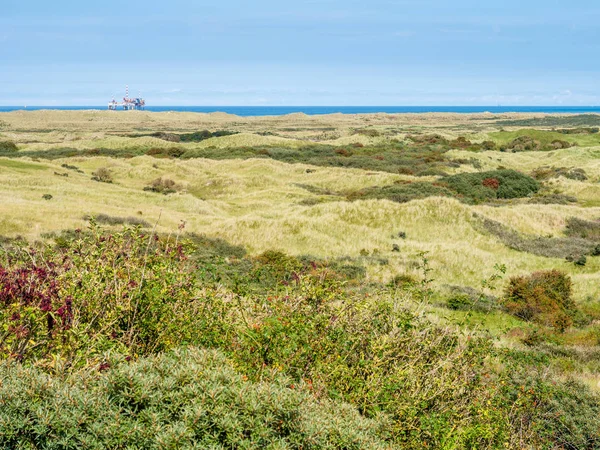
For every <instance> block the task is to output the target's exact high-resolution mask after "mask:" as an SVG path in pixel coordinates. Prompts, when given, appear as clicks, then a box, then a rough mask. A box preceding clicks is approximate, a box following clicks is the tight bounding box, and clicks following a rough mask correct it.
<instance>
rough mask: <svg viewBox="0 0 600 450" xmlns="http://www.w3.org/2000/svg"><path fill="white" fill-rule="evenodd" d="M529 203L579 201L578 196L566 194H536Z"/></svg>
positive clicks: (549, 203) (563, 203)
mask: <svg viewBox="0 0 600 450" xmlns="http://www.w3.org/2000/svg"><path fill="white" fill-rule="evenodd" d="M527 203H530V204H539V205H568V204H570V203H577V198H575V197H573V196H571V195H564V194H549V195H536V196H535V197H532V198H530V199H529V200H528V201H527Z"/></svg>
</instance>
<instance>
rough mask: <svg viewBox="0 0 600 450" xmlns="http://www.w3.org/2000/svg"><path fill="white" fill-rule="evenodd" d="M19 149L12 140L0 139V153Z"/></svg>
mask: <svg viewBox="0 0 600 450" xmlns="http://www.w3.org/2000/svg"><path fill="white" fill-rule="evenodd" d="M17 151H19V147H17V144H15V143H14V142H12V141H0V153H13V152H17Z"/></svg>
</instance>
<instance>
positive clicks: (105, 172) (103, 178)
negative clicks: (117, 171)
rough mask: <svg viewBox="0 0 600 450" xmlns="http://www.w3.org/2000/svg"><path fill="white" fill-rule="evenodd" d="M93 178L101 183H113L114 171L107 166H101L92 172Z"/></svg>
mask: <svg viewBox="0 0 600 450" xmlns="http://www.w3.org/2000/svg"><path fill="white" fill-rule="evenodd" d="M92 180H94V181H99V182H101V183H112V182H113V176H112V172H111V171H110V170H109V169H107V168H106V167H101V168H100V169H98V170H96V171H95V172H93V173H92Z"/></svg>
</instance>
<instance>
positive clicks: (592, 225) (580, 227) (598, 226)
mask: <svg viewBox="0 0 600 450" xmlns="http://www.w3.org/2000/svg"><path fill="white" fill-rule="evenodd" d="M566 234H567V236H572V237H578V238H582V239H589V240H592V241H595V242H600V221H598V220H595V221H590V220H584V219H579V218H577V217H570V218H569V219H568V220H567V228H566Z"/></svg>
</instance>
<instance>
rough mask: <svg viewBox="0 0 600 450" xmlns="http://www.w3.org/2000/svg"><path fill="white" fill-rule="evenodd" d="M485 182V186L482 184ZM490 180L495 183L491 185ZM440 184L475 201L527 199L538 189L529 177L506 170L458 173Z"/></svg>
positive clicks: (536, 183) (443, 179) (536, 184)
mask: <svg viewBox="0 0 600 450" xmlns="http://www.w3.org/2000/svg"><path fill="white" fill-rule="evenodd" d="M486 180H488V182H487V184H485V183H484V182H486ZM491 180H495V181H494V182H493V183H492V181H491ZM441 182H443V183H445V184H446V185H447V186H448V187H449V188H450V189H452V190H454V191H456V192H457V193H458V194H460V195H461V196H463V197H465V198H467V199H470V200H475V201H480V200H491V199H511V198H522V197H528V196H530V195H532V194H535V193H536V192H537V191H538V190H539V188H540V185H539V183H538V182H537V181H535V180H534V179H533V178H531V177H530V176H527V175H525V174H522V173H521V172H517V171H515V170H508V169H502V170H493V171H489V172H477V173H459V174H456V175H452V176H450V177H445V178H442V180H441ZM496 182H497V183H496ZM496 186H497V188H496Z"/></svg>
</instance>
